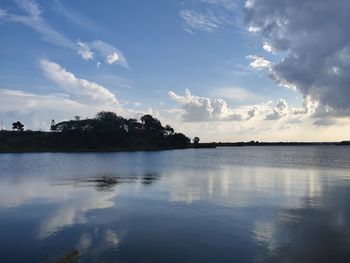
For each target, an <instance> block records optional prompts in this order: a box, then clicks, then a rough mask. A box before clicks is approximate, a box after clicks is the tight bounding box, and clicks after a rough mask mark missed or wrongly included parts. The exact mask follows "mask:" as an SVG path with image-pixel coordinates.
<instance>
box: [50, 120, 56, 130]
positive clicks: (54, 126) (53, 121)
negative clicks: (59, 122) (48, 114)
mask: <svg viewBox="0 0 350 263" xmlns="http://www.w3.org/2000/svg"><path fill="white" fill-rule="evenodd" d="M50 130H51V131H56V122H55V120H52V121H51V126H50Z"/></svg>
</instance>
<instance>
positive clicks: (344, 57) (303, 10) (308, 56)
mask: <svg viewBox="0 0 350 263" xmlns="http://www.w3.org/2000/svg"><path fill="white" fill-rule="evenodd" d="M349 10H350V1H349V0H336V1H330V0H248V1H246V5H245V11H244V12H245V23H246V25H247V27H248V28H250V31H252V32H258V33H259V34H261V36H262V38H263V41H264V42H263V43H265V42H266V43H268V45H269V46H271V47H273V49H274V50H275V51H277V52H279V53H280V54H285V55H284V58H283V59H282V60H281V61H280V62H277V63H273V64H271V69H270V74H271V72H272V74H271V76H272V78H273V79H275V80H276V81H278V82H280V83H283V84H288V85H290V86H293V87H295V88H297V89H298V90H299V91H300V92H301V93H302V94H303V95H304V96H310V97H311V98H312V99H314V100H317V101H319V102H320V105H324V106H325V105H326V106H330V107H332V108H333V109H334V110H335V111H336V112H338V111H339V112H344V111H346V112H349V111H348V110H350V26H349V25H350V15H349Z"/></svg>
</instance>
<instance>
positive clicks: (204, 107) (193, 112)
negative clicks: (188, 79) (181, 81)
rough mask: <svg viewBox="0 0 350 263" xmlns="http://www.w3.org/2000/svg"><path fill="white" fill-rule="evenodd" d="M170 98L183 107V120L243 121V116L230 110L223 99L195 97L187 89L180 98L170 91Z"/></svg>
mask: <svg viewBox="0 0 350 263" xmlns="http://www.w3.org/2000/svg"><path fill="white" fill-rule="evenodd" d="M168 95H169V97H170V98H171V99H172V100H173V101H175V102H177V103H178V104H180V105H181V108H182V114H181V118H182V119H183V120H184V121H189V122H203V121H240V120H242V119H243V117H242V115H241V114H238V113H236V112H234V111H233V110H232V109H230V108H228V106H227V103H226V101H224V100H223V99H214V100H211V99H209V98H205V97H199V96H194V95H192V94H191V92H190V91H189V90H188V89H186V90H185V95H184V96H179V95H177V94H176V93H175V92H173V91H170V92H169V93H168Z"/></svg>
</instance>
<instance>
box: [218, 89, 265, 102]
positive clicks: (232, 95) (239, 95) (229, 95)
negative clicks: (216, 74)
mask: <svg viewBox="0 0 350 263" xmlns="http://www.w3.org/2000/svg"><path fill="white" fill-rule="evenodd" d="M213 94H215V96H218V97H221V98H226V99H231V100H235V101H251V100H260V99H261V98H260V97H259V96H258V95H257V94H255V93H253V92H251V91H249V90H246V89H243V88H239V87H232V88H219V89H216V90H214V91H213Z"/></svg>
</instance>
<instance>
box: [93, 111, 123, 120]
mask: <svg viewBox="0 0 350 263" xmlns="http://www.w3.org/2000/svg"><path fill="white" fill-rule="evenodd" d="M117 118H118V116H117V114H115V113H114V112H111V111H100V112H99V113H97V114H96V119H97V120H100V121H113V120H115V119H117Z"/></svg>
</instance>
